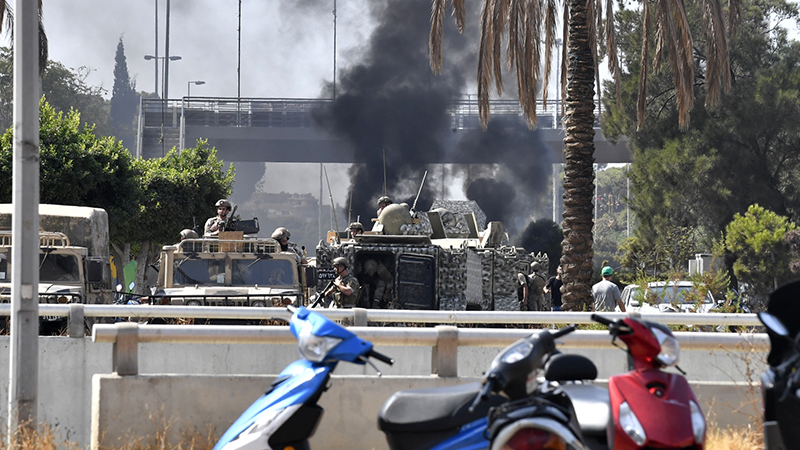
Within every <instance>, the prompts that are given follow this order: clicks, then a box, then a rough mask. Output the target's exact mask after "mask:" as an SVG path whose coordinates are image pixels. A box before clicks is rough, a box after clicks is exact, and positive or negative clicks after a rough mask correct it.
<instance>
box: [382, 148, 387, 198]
mask: <svg viewBox="0 0 800 450" xmlns="http://www.w3.org/2000/svg"><path fill="white" fill-rule="evenodd" d="M381 195H386V149H383V192H381Z"/></svg>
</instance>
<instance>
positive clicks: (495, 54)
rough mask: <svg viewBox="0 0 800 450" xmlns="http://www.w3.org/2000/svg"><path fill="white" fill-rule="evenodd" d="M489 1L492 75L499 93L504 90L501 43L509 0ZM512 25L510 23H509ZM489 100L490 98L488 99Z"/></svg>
mask: <svg viewBox="0 0 800 450" xmlns="http://www.w3.org/2000/svg"><path fill="white" fill-rule="evenodd" d="M487 3H490V4H491V5H492V10H493V11H492V16H491V19H492V24H491V26H490V27H489V30H487V31H485V32H490V33H492V34H493V35H494V36H493V37H492V43H493V47H492V76H494V82H495V88H496V89H497V94H498V95H500V94H501V93H502V92H503V68H502V66H501V65H500V60H501V59H502V57H501V55H502V54H503V52H502V50H501V49H500V45H501V43H502V42H503V33H504V32H505V29H506V18H507V17H508V14H509V6H510V5H509V3H510V1H509V0H487ZM509 27H510V25H509ZM487 101H488V100H487Z"/></svg>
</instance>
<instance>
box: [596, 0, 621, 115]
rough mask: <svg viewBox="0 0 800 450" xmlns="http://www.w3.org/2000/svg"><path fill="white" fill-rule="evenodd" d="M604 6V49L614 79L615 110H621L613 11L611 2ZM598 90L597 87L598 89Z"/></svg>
mask: <svg viewBox="0 0 800 450" xmlns="http://www.w3.org/2000/svg"><path fill="white" fill-rule="evenodd" d="M607 2H608V3H607V5H606V23H607V25H606V47H607V51H606V52H607V55H608V71H609V72H611V75H612V76H613V77H614V86H615V97H616V102H617V108H620V109H621V108H622V98H621V95H622V94H621V92H622V87H621V84H622V78H621V74H620V67H619V55H618V54H617V36H616V33H615V32H614V11H613V9H612V5H613V0H607ZM598 88H599V87H598Z"/></svg>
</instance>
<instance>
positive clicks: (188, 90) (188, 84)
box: [186, 80, 206, 97]
mask: <svg viewBox="0 0 800 450" xmlns="http://www.w3.org/2000/svg"><path fill="white" fill-rule="evenodd" d="M193 84H194V85H195V86H200V85H201V84H206V82H205V81H203V80H195V81H187V82H186V96H187V97H191V96H192V85H193Z"/></svg>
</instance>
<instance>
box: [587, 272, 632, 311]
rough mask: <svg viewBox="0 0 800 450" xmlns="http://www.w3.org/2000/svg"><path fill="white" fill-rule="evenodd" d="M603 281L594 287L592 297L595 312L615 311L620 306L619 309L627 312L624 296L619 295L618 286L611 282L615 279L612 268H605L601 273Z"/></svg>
mask: <svg viewBox="0 0 800 450" xmlns="http://www.w3.org/2000/svg"><path fill="white" fill-rule="evenodd" d="M600 275H602V276H603V279H602V280H601V281H600V282H599V283H596V284H595V285H594V286H592V297H594V310H595V311H614V306H615V304H616V305H619V309H620V311H622V312H625V305H624V304H623V303H622V296H621V295H620V293H619V288H618V287H617V285H616V284H614V283H612V282H611V279H612V278H614V269H612V268H611V266H605V267H603V269H602V270H601V271H600Z"/></svg>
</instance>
